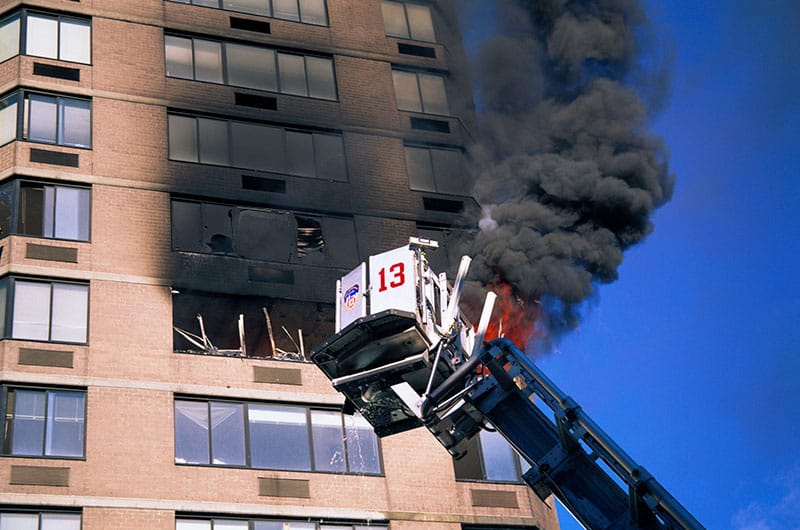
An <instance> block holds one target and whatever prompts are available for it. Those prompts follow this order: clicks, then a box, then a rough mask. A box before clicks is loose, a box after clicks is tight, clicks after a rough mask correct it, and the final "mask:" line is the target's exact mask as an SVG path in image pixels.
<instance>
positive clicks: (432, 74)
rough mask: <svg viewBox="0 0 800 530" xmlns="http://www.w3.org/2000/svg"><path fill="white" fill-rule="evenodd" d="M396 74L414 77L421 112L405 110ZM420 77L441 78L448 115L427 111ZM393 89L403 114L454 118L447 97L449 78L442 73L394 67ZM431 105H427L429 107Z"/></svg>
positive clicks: (398, 107)
mask: <svg viewBox="0 0 800 530" xmlns="http://www.w3.org/2000/svg"><path fill="white" fill-rule="evenodd" d="M395 73H400V74H405V75H409V74H410V75H413V76H414V78H415V81H416V88H417V90H416V98H417V101H419V106H420V110H417V109H408V108H403V107H402V106H401V104H400V98H399V95H400V94H399V93H398V90H397V78H396V76H395ZM420 76H428V77H435V78H439V79H441V81H442V89H443V93H442V95H443V96H444V106H445V107H447V113H445V114H443V113H441V112H434V111H432V110H426V104H425V98H424V97H423V89H422V83H421V81H420ZM392 87H393V88H394V95H395V102H396V103H397V110H399V111H401V112H416V113H419V114H427V115H430V116H442V117H447V118H450V117H452V113H451V110H450V99H449V97H448V95H447V76H446V75H445V74H444V73H442V72H430V71H421V70H412V69H408V68H402V67H397V66H392ZM429 105H430V103H429V104H428V105H427V106H429Z"/></svg>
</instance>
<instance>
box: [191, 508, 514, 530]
mask: <svg viewBox="0 0 800 530" xmlns="http://www.w3.org/2000/svg"><path fill="white" fill-rule="evenodd" d="M179 521H190V522H208V528H209V529H210V530H214V528H215V526H216V525H215V523H216V522H217V521H219V522H220V523H231V522H234V523H238V522H243V523H246V524H247V528H248V529H253V528H255V527H256V524H257V523H261V522H265V523H284V524H286V523H289V524H290V525H291V524H292V523H299V524H303V525H308V524H313V525H314V530H323V528H331V527H333V528H336V529H337V530H338V529H341V530H370V529H384V530H388V528H389V522H388V521H380V522H378V523H377V524H376V522H375V521H374V520H370V521H358V522H356V521H352V520H348V521H337V520H335V519H333V520H331V519H318V520H311V519H309V518H281V517H236V516H234V515H231V516H228V515H221V516H218V517H210V516H208V515H207V514H196V513H192V512H186V513H182V512H177V513H176V514H175V529H176V530H179V528H178V522H179ZM520 530H526V529H525V528H521V529H520Z"/></svg>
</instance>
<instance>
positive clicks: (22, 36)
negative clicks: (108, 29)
mask: <svg viewBox="0 0 800 530" xmlns="http://www.w3.org/2000/svg"><path fill="white" fill-rule="evenodd" d="M37 15H39V16H41V17H48V18H53V19H55V20H56V35H55V41H56V53H55V57H51V56H49V55H36V54H33V53H29V52H28V17H29V16H37ZM14 17H18V19H19V35H18V42H17V53H16V54H13V55H10V56H9V57H8V58H7V59H5V60H6V61H7V60H9V59H12V58H14V57H17V56H20V55H23V56H26V57H37V58H40V59H50V60H53V61H60V62H65V63H71V64H84V65H87V66H91V65H92V47H93V42H94V31H93V24H92V17H85V16H80V15H74V14H71V13H70V14H65V13H57V12H51V11H47V10H44V9H39V8H27V7H22V8H20V9H17V10H14V11H11V12H10V13H7V14H6V16H0V24H3V23H4V22H6V21H8V20H11V19H13V18H14ZM68 21H80V22H81V23H86V24H87V25H88V27H89V48H88V53H89V57H88V60H87V61H75V60H70V59H64V58H63V49H62V42H61V33H62V26H63V24H64V22H68ZM0 62H4V61H0Z"/></svg>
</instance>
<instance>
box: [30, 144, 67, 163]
mask: <svg viewBox="0 0 800 530" xmlns="http://www.w3.org/2000/svg"><path fill="white" fill-rule="evenodd" d="M31 162H39V163H40V164H53V165H55V166H67V167H78V162H79V159H78V155H76V154H73V153H59V152H58V151H47V150H46V149H35V148H34V149H31Z"/></svg>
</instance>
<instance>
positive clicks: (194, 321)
mask: <svg viewBox="0 0 800 530" xmlns="http://www.w3.org/2000/svg"><path fill="white" fill-rule="evenodd" d="M333 320H334V313H333V307H332V306H329V305H327V304H317V303H312V302H299V301H291V300H281V299H274V298H268V297H264V296H244V295H232V294H224V293H212V292H205V291H194V290H184V289H180V288H177V289H173V296H172V324H173V330H174V332H173V351H175V352H176V353H194V354H203V355H226V356H247V357H263V358H277V359H282V360H298V361H304V360H305V356H304V352H308V351H310V350H311V348H312V347H313V346H315V345H317V344H320V343H322V342H323V341H324V340H325V339H326V338H327V337H329V336H330V335H332V334H333V327H334V323H333ZM242 346H244V347H242Z"/></svg>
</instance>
